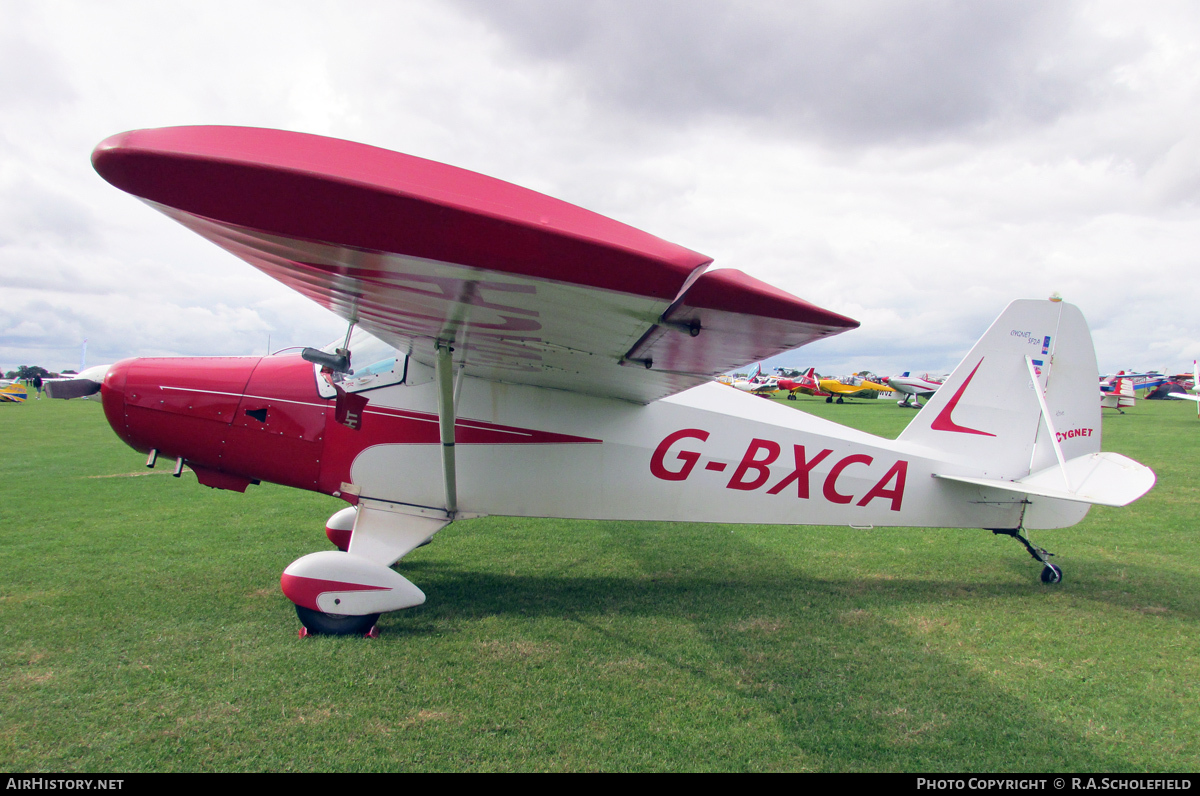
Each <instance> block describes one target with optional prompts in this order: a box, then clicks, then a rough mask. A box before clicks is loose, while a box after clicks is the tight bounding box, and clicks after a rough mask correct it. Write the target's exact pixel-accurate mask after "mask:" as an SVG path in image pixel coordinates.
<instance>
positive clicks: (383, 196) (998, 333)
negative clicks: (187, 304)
mask: <svg viewBox="0 0 1200 796" xmlns="http://www.w3.org/2000/svg"><path fill="white" fill-rule="evenodd" d="M92 162H93V164H94V166H95V168H96V170H97V171H98V172H99V173H100V174H101V176H103V177H104V179H106V180H108V181H109V182H110V183H112V184H113V185H115V186H116V187H118V188H120V189H122V190H125V191H128V192H129V193H131V194H133V195H135V196H137V197H140V198H141V199H142V200H144V201H145V202H146V203H147V204H149V205H150V206H151V207H153V208H154V209H156V210H158V211H160V212H162V213H164V214H166V215H167V216H169V217H171V218H172V219H174V220H176V221H178V222H179V223H181V224H183V225H184V226H186V227H188V228H190V229H192V230H194V231H195V232H197V233H199V234H200V235H203V236H204V237H206V238H208V239H210V240H211V241H213V242H214V243H216V244H217V245H218V246H220V247H222V248H224V249H226V250H227V251H229V252H232V253H233V254H236V255H237V256H239V257H241V258H242V259H244V260H246V261H247V262H249V263H250V264H251V265H253V266H254V267H256V268H259V269H260V270H262V271H264V272H265V273H267V274H269V275H270V276H273V277H275V278H276V279H278V280H280V281H281V282H283V283H284V284H286V285H288V286H290V287H292V288H294V289H296V290H298V291H300V292H301V293H303V294H304V295H306V296H308V297H310V298H312V299H313V300H314V301H317V302H318V303H320V304H321V305H323V306H325V307H327V308H329V309H330V310H332V311H333V312H335V313H337V314H338V315H340V316H341V317H342V318H344V319H345V320H346V321H347V322H348V323H349V324H350V325H351V328H354V327H355V326H356V327H357V329H358V330H362V331H365V332H368V333H369V335H370V337H366V336H364V335H362V334H361V333H359V334H355V335H351V334H349V333H348V334H347V337H346V341H345V342H344V343H343V344H341V345H340V347H335V348H334V349H333V350H330V351H318V350H315V349H308V350H306V352H305V354H304V356H303V357H301V356H272V357H230V358H176V359H128V360H124V361H122V362H118V363H117V364H115V365H113V366H112V367H110V368H109V369H108V371H107V373H106V374H105V376H104V378H103V382H102V386H100V385H98V386H97V388H96V389H97V390H98V391H99V392H100V395H101V398H102V402H103V406H104V411H105V414H106V416H107V417H108V420H109V422H110V424H111V425H112V427H113V429H114V430H115V431H116V432H117V434H118V435H119V436H120V437H121V438H122V439H123V440H125V441H126V442H127V443H128V444H129V445H131V446H133V447H134V448H136V449H137V450H140V451H143V452H146V453H148V454H149V455H150V463H151V464H152V463H153V461H154V459H155V458H156V457H157V456H167V457H170V458H172V459H175V468H176V473H178V472H180V471H181V470H182V468H183V466H184V464H185V463H186V464H187V465H188V466H189V467H190V468H191V469H192V470H194V471H195V473H196V476H197V478H198V480H199V481H200V483H201V484H205V485H207V486H212V487H217V488H223V489H233V490H238V491H242V490H245V488H246V487H247V486H248V485H250V484H253V483H257V482H258V481H259V480H267V481H273V482H275V483H279V484H286V485H290V486H295V487H298V488H301V489H310V490H315V491H319V492H324V493H326V494H330V495H333V496H336V497H340V498H342V499H343V500H345V501H346V502H347V503H349V504H350V506H349V507H348V508H347V509H345V510H343V511H342V512H339V513H337V514H335V515H334V516H333V517H332V518H330V521H329V523H328V525H327V531H328V533H329V535H330V537H331V538H333V539H335V540H337V541H339V542H341V543H342V545H344V546H345V547H346V550H345V551H344V552H343V551H340V550H339V551H333V550H329V551H324V552H318V553H312V554H310V555H307V556H304V557H302V558H300V559H298V560H297V561H295V562H293V563H292V564H291V565H290V566H288V567H287V568H286V570H285V571H284V573H283V576H282V581H281V582H282V587H283V591H284V593H285V594H286V595H287V597H288V598H289V599H290V600H291V601H292V602H293V603H295V605H296V610H297V613H298V614H299V616H300V619H301V621H302V623H303V624H304V625H305V626H306V628H308V629H309V630H311V631H315V632H322V633H360V632H364V631H367V630H368V629H369V628H371V627H372V625H373V624H374V622H375V621H376V619H377V617H378V615H379V614H380V613H381V612H385V611H395V610H399V609H403V608H406V607H410V606H414V605H418V604H420V603H422V602H423V601H424V600H425V595H424V594H423V593H422V592H421V591H420V589H418V588H417V587H416V586H415V585H413V584H412V583H410V582H409V581H408V580H407V579H406V578H404V577H403V576H402V575H400V574H399V573H398V572H396V571H394V570H393V569H392V568H391V567H392V565H393V564H395V562H397V561H398V560H399V559H401V558H402V557H403V556H404V555H405V554H407V553H408V552H410V551H411V550H413V549H415V548H416V547H418V546H420V545H421V544H423V543H425V542H426V541H428V540H429V539H430V537H432V536H433V535H434V534H435V533H436V532H437V531H438V530H440V529H441V528H444V527H445V526H446V525H448V524H449V523H450V522H452V521H454V520H455V519H459V518H464V517H478V516H481V515H484V514H503V515H516V516H533V517H569V518H586V519H606V520H613V519H631V520H676V521H683V522H744V521H745V520H746V518H747V517H753V518H755V522H759V523H774V524H784V523H786V524H795V523H801V524H810V525H839V524H850V525H854V526H870V525H881V526H883V525H890V526H940V527H967V528H972V527H973V528H987V529H993V530H994V532H996V533H1004V534H1008V535H1012V536H1014V537H1015V538H1017V539H1018V540H1019V541H1021V542H1022V543H1023V544H1024V545H1025V547H1026V549H1027V550H1028V551H1029V553H1030V554H1031V555H1032V556H1033V557H1034V558H1035V559H1037V560H1038V561H1040V562H1041V563H1042V564H1043V565H1044V568H1043V572H1042V579H1043V580H1044V581H1047V582H1054V581H1057V580H1059V579H1060V577H1061V573H1060V571H1059V570H1058V568H1056V567H1054V566H1053V565H1052V564H1050V563H1049V562H1048V561H1047V558H1046V557H1047V555H1048V554H1047V553H1046V552H1045V551H1044V550H1042V549H1041V548H1037V547H1034V546H1033V545H1032V544H1031V543H1030V541H1029V539H1028V538H1027V536H1026V535H1025V529H1041V528H1060V527H1065V526H1069V525H1073V524H1075V523H1077V522H1078V521H1079V520H1080V519H1082V518H1083V516H1084V515H1085V514H1086V513H1087V510H1088V506H1089V504H1092V503H1100V504H1104V505H1124V504H1127V503H1129V502H1131V501H1133V500H1135V499H1136V498H1138V497H1140V496H1141V495H1142V494H1144V493H1145V492H1146V491H1147V490H1149V489H1150V487H1151V486H1152V485H1153V483H1154V474H1153V473H1152V472H1151V471H1150V470H1149V469H1147V468H1146V467H1143V466H1142V465H1140V464H1137V463H1136V462H1133V461H1131V460H1130V459H1127V458H1125V457H1124V456H1120V455H1117V454H1114V453H1101V452H1100V408H1099V406H1097V402H1096V400H1095V398H1094V395H1095V394H1094V393H1092V392H1091V390H1093V389H1095V384H1096V374H1097V371H1096V358H1095V354H1094V351H1093V349H1092V342H1091V336H1090V333H1089V332H1088V328H1087V324H1086V323H1085V322H1084V319H1083V316H1082V314H1081V313H1080V312H1079V310H1078V309H1076V308H1075V307H1074V306H1071V305H1069V304H1063V303H1058V302H1052V301H1017V302H1014V303H1013V304H1011V305H1009V307H1008V309H1006V310H1005V311H1004V313H1003V314H1002V315H1001V316H1000V318H999V320H997V321H996V322H995V323H994V324H993V325H992V327H991V328H990V329H989V330H988V331H987V333H986V334H985V335H984V336H983V338H982V339H981V340H980V341H979V343H978V344H976V346H975V347H974V348H973V349H972V350H971V352H970V353H969V354H968V355H967V357H966V359H964V360H963V362H962V364H961V365H960V366H959V367H958V369H957V370H956V371H955V372H954V373H953V374H952V375H951V376H950V378H949V379H948V380H947V381H946V383H945V385H944V387H943V389H942V390H940V391H939V392H938V393H937V395H936V396H935V397H934V398H933V400H932V401H930V403H929V404H928V405H927V407H926V410H925V411H923V412H921V413H920V414H919V415H917V416H916V418H915V419H914V420H913V421H912V422H911V423H910V425H909V426H908V427H907V428H906V429H905V431H904V432H903V433H902V434H901V435H900V437H899V438H898V439H896V440H894V441H893V440H888V439H883V438H880V437H875V436H872V435H870V434H866V433H863V432H860V431H855V430H852V429H848V428H845V427H842V426H839V425H837V424H835V423H832V422H829V421H825V420H821V419H818V418H815V417H813V416H811V415H808V414H806V413H803V412H797V411H794V410H792V409H789V408H787V407H786V406H782V405H780V404H778V403H776V402H767V401H756V400H753V397H752V396H750V395H746V394H744V393H741V392H738V391H737V390H729V389H726V388H725V387H723V386H721V385H719V384H716V383H713V382H712V379H713V377H714V376H716V375H717V374H720V373H724V372H727V371H729V370H732V369H733V368H735V367H739V366H743V365H745V364H746V363H748V362H754V361H758V360H762V359H765V358H767V357H770V356H773V355H776V354H779V353H781V352H783V351H788V350H791V349H793V348H795V347H797V346H800V345H803V344H805V343H807V342H810V341H812V340H816V339H819V338H823V337H827V336H829V335H833V334H837V333H839V332H842V331H845V330H847V329H851V328H853V327H855V326H857V325H858V324H857V323H856V322H855V321H852V320H850V319H849V318H846V317H843V316H841V315H838V314H837V313H834V312H830V311H828V310H823V309H820V308H819V307H816V306H813V305H812V304H809V303H808V302H805V301H803V300H801V299H798V298H796V297H794V296H792V295H789V294H787V293H785V292H783V291H781V290H779V289H777V288H774V287H771V286H770V285H767V284H764V283H762V282H760V281H758V280H757V279H754V278H752V277H750V276H747V275H746V274H743V273H742V272H740V271H736V270H733V269H722V270H708V266H709V264H710V259H709V258H707V257H705V256H703V255H701V254H697V253H695V252H692V251H689V250H687V249H684V248H681V247H679V246H676V245H674V244H671V243H667V242H666V241H663V240H660V239H658V238H655V237H653V236H651V235H648V234H646V233H644V232H640V231H638V230H636V229H633V228H631V227H628V226H625V225H623V224H620V223H617V222H615V221H612V220H610V219H608V218H604V217H602V216H599V215H596V214H594V213H591V212H588V211H586V210H582V209H580V208H578V207H575V206H572V205H569V204H566V203H564V202H560V201H557V200H555V199H551V198H549V197H546V196H543V195H541V194H538V193H534V192H532V191H528V190H525V189H523V188H519V187H517V186H514V185H511V184H508V183H504V182H500V181H498V180H494V179H491V178H488V177H485V176H482V175H479V174H475V173H472V172H468V171H463V170H460V169H456V168H453V167H450V166H446V165H442V164H439V163H433V162H430V161H427V160H421V159H419V158H415V157H410V156H407V155H402V154H398V153H395V152H389V151H385V150H381V149H377V148H374V147H370V146H364V145H361V144H355V143H350V142H346V141H339V140H332V139H328V138H321V137H317V136H312V135H301V134H296V133H288V132H281V131H276V130H259V129H246V128H231V127H184V128H169V129H161V130H143V131H136V132H129V133H123V134H120V135H117V136H114V137H112V138H110V139H108V140H106V141H104V142H103V143H101V144H100V145H99V146H98V147H97V148H96V150H95V152H94V153H93V156H92ZM372 338H373V339H372ZM1043 338H1044V339H1045V340H1046V341H1047V347H1046V352H1044V353H1042V354H1036V355H1037V356H1038V357H1039V359H1040V360H1043V364H1042V366H1041V367H1040V368H1039V369H1038V370H1036V371H1035V367H1034V365H1033V364H1032V361H1031V358H1030V354H1031V353H1036V352H1031V351H1030V347H1028V346H1027V343H1028V342H1029V341H1030V340H1034V341H1037V342H1039V343H1040V342H1041V341H1042V340H1043ZM372 348H374V349H375V350H372ZM1039 350H1040V349H1039ZM347 535H348V537H349V538H348V542H347V540H346V536H347Z"/></svg>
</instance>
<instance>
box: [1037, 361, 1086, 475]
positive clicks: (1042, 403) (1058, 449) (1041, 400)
mask: <svg viewBox="0 0 1200 796" xmlns="http://www.w3.org/2000/svg"><path fill="white" fill-rule="evenodd" d="M1025 367H1027V368H1029V378H1031V379H1033V394H1034V396H1036V397H1037V401H1038V406H1039V407H1041V410H1042V420H1044V421H1046V430H1047V431H1049V432H1050V444H1051V445H1053V446H1054V455H1055V456H1056V457H1057V458H1058V466H1059V468H1060V469H1061V470H1062V476H1063V482H1064V483H1066V485H1067V491H1068V492H1073V491H1074V490H1073V489H1072V488H1071V476H1070V474H1069V473H1068V472H1067V461H1066V459H1065V458H1063V452H1062V446H1061V445H1059V444H1058V431H1057V430H1056V429H1055V428H1054V423H1053V422H1052V421H1051V420H1050V409H1049V407H1047V406H1046V396H1045V395H1043V394H1042V390H1041V386H1040V385H1039V384H1038V376H1037V371H1036V370H1035V369H1034V367H1033V360H1032V359H1031V358H1029V357H1028V356H1026V357H1025Z"/></svg>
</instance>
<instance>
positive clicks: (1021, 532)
mask: <svg viewBox="0 0 1200 796" xmlns="http://www.w3.org/2000/svg"><path fill="white" fill-rule="evenodd" d="M988 530H990V531H991V532H992V533H994V534H996V535H997V536H1011V537H1012V538H1014V539H1016V540H1017V541H1018V542H1020V543H1021V544H1023V545H1025V549H1026V550H1027V551H1028V552H1029V555H1030V557H1031V558H1033V560H1034V561H1037V562H1038V563H1040V564H1041V565H1042V583H1062V570H1061V569H1059V568H1058V567H1056V566H1055V565H1054V564H1051V563H1050V556H1052V555H1054V553H1051V552H1050V551H1049V550H1046V549H1044V548H1041V547H1038V546H1036V545H1034V544H1033V543H1032V542H1030V541H1029V537H1028V536H1026V534H1025V529H1024V528H989V529H988Z"/></svg>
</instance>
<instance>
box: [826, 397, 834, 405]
mask: <svg viewBox="0 0 1200 796" xmlns="http://www.w3.org/2000/svg"><path fill="white" fill-rule="evenodd" d="M825 403H827V404H831V403H833V396H832V395H829V396H826V398H825Z"/></svg>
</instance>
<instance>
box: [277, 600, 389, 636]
mask: <svg viewBox="0 0 1200 796" xmlns="http://www.w3.org/2000/svg"><path fill="white" fill-rule="evenodd" d="M296 616H298V617H300V624H302V625H304V629H305V630H307V631H308V635H318V636H364V635H367V634H368V633H370V632H371V629H372V628H374V627H375V623H376V622H378V621H379V614H366V615H364V616H343V615H341V614H327V613H324V612H322V611H314V610H312V609H311V608H305V607H304V606H302V605H297V606H296Z"/></svg>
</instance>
